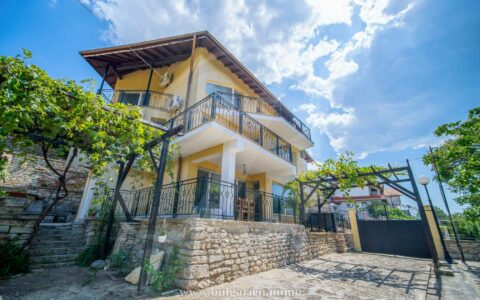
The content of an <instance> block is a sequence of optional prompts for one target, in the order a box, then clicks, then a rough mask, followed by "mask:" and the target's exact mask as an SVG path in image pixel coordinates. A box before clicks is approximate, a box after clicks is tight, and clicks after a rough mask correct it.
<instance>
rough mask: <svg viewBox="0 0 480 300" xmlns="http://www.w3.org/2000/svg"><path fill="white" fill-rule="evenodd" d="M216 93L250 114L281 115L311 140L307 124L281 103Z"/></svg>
mask: <svg viewBox="0 0 480 300" xmlns="http://www.w3.org/2000/svg"><path fill="white" fill-rule="evenodd" d="M217 93H218V94H219V95H221V96H222V97H223V98H224V99H226V100H227V101H229V102H231V103H233V104H235V105H236V106H237V107H238V108H240V109H241V110H242V111H244V112H247V113H251V114H262V115H270V116H281V117H283V118H284V119H285V120H286V121H287V122H288V123H290V124H291V125H292V126H293V127H294V128H295V129H297V130H298V131H300V132H301V133H302V134H303V135H304V136H305V137H307V138H308V139H309V140H312V136H311V134H310V128H308V126H307V125H305V124H304V123H303V122H302V121H300V119H299V118H297V117H296V116H295V115H293V114H292V113H291V112H289V111H288V110H286V109H285V108H284V107H283V106H281V105H276V106H275V107H273V106H272V105H271V104H270V103H268V102H267V101H265V100H264V99H261V98H255V97H249V96H244V95H239V94H229V93H224V92H217Z"/></svg>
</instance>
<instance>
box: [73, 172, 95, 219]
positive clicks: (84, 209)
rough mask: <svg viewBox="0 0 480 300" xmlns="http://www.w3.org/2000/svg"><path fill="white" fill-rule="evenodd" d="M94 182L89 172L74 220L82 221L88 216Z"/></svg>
mask: <svg viewBox="0 0 480 300" xmlns="http://www.w3.org/2000/svg"><path fill="white" fill-rule="evenodd" d="M95 182H96V180H95V179H94V178H93V175H92V173H91V172H89V174H88V178H87V183H86V184H85V189H84V190H83V195H82V201H81V202H80V206H79V207H78V212H77V218H76V220H83V219H85V218H86V217H87V216H88V210H89V209H90V204H91V203H92V200H93V192H94V188H95Z"/></svg>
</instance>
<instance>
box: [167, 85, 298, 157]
mask: <svg viewBox="0 0 480 300" xmlns="http://www.w3.org/2000/svg"><path fill="white" fill-rule="evenodd" d="M212 121H214V122H216V123H219V124H221V125H223V127H226V128H228V129H230V130H231V131H233V132H234V133H237V134H240V135H241V136H243V137H245V138H247V139H248V140H250V141H251V142H253V143H255V144H256V145H258V146H260V147H262V148H263V149H265V150H267V151H268V152H270V153H273V154H275V155H276V156H277V157H280V158H282V160H284V161H286V162H288V163H292V146H291V145H290V144H289V143H288V142H287V141H285V140H284V139H283V138H281V137H280V136H278V135H277V134H275V133H274V132H273V131H271V130H270V129H268V128H266V127H265V126H263V125H262V124H261V123H260V122H258V121H257V120H255V119H254V118H252V117H251V116H250V115H249V114H247V113H245V112H243V111H242V110H240V109H239V108H238V107H237V106H235V105H233V104H232V103H230V102H229V101H227V100H225V99H224V97H223V96H221V95H220V94H218V93H212V94H210V95H209V96H207V97H206V98H204V99H203V100H201V101H199V102H197V103H195V104H194V105H192V106H190V107H189V108H188V109H187V110H185V111H183V112H182V113H180V114H178V115H177V116H175V117H173V118H172V119H171V120H169V121H168V122H166V123H165V124H164V125H166V126H170V127H172V128H173V127H177V126H179V125H183V126H184V130H183V132H184V133H188V132H191V131H194V130H195V129H197V128H200V127H201V126H202V125H205V124H207V123H210V122H212ZM205 137H206V138H208V139H209V140H211V141H212V142H216V143H221V142H224V141H223V139H231V134H230V135H229V134H228V133H227V134H226V137H225V138H224V137H222V134H221V133H220V132H219V131H216V132H213V131H212V132H211V134H210V135H206V136H205ZM182 138H184V137H182ZM201 142H202V143H204V142H205V138H204V139H203V140H199V141H197V142H196V143H192V147H194V148H196V149H195V150H197V151H198V150H200V149H198V148H199V147H200V143H201ZM211 146H213V145H211ZM181 147H182V151H184V150H186V149H185V148H186V147H183V146H181ZM251 159H252V160H253V157H252V158H251ZM264 163H266V161H265V160H264ZM258 164H261V162H259V163H258ZM258 164H257V165H258Z"/></svg>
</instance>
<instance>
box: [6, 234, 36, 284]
mask: <svg viewBox="0 0 480 300" xmlns="http://www.w3.org/2000/svg"><path fill="white" fill-rule="evenodd" d="M29 263H30V256H29V255H28V253H27V252H25V251H24V250H22V249H21V248H20V246H19V245H18V244H17V243H15V241H13V240H9V239H7V240H5V241H4V242H2V243H0V277H1V278H3V277H9V276H11V275H14V274H18V273H25V272H28V265H29Z"/></svg>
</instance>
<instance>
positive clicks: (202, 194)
mask: <svg viewBox="0 0 480 300" xmlns="http://www.w3.org/2000/svg"><path fill="white" fill-rule="evenodd" d="M220 179H221V176H220V174H218V173H215V172H211V171H208V170H203V169H198V172H197V186H196V191H195V204H194V206H195V210H196V211H197V212H198V213H199V214H200V215H201V216H203V215H205V214H207V215H211V214H218V211H219V208H220V192H221V190H220V189H221V184H220Z"/></svg>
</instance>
